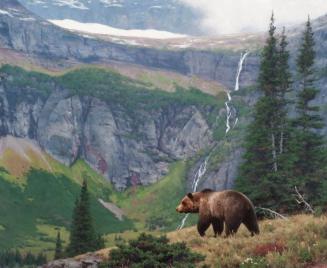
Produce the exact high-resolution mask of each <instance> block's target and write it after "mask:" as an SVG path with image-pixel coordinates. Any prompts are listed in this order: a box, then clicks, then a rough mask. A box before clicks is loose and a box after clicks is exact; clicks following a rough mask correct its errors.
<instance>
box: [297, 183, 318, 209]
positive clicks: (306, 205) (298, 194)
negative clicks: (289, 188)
mask: <svg viewBox="0 0 327 268" xmlns="http://www.w3.org/2000/svg"><path fill="white" fill-rule="evenodd" d="M294 188H295V192H296V194H297V197H295V200H296V202H297V203H298V204H299V205H300V204H304V206H305V210H307V211H310V212H311V213H312V214H314V213H315V211H314V209H313V208H312V206H311V205H310V204H309V203H308V202H307V201H305V199H304V197H303V195H301V194H300V192H299V190H298V189H297V187H296V186H295V187H294Z"/></svg>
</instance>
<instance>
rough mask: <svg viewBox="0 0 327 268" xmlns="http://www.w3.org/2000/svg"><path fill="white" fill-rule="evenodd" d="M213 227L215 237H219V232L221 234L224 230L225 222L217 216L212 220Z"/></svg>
mask: <svg viewBox="0 0 327 268" xmlns="http://www.w3.org/2000/svg"><path fill="white" fill-rule="evenodd" d="M212 228H213V232H214V234H215V237H217V234H218V235H219V236H220V235H221V233H222V232H223V231H224V222H223V221H222V220H220V219H217V218H215V219H213V220H212Z"/></svg>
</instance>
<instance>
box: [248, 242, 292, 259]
mask: <svg viewBox="0 0 327 268" xmlns="http://www.w3.org/2000/svg"><path fill="white" fill-rule="evenodd" d="M286 249H287V248H286V246H285V244H284V243H283V242H278V241H277V242H272V243H266V244H261V245H257V246H256V247H255V249H254V252H253V254H254V255H255V256H261V257H264V256H266V255H267V254H268V253H269V252H278V253H279V254H282V253H283V251H285V250H286Z"/></svg>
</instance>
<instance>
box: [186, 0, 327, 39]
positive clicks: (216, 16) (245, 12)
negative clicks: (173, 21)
mask: <svg viewBox="0 0 327 268" xmlns="http://www.w3.org/2000/svg"><path fill="white" fill-rule="evenodd" d="M180 1H182V2H184V3H186V4H189V5H190V6H192V7H194V8H196V9H198V10H200V11H201V12H203V14H204V19H203V21H202V27H203V28H204V29H206V30H207V31H208V32H209V33H212V34H231V33H240V32H254V31H262V30H265V29H267V27H268V24H269V18H270V16H271V12H272V11H274V13H275V17H276V20H277V21H276V22H277V25H286V26H287V25H292V24H295V23H300V22H304V21H305V20H306V18H307V16H308V14H310V16H311V17H312V18H316V17H318V16H321V15H324V14H326V13H327V5H326V0H180Z"/></svg>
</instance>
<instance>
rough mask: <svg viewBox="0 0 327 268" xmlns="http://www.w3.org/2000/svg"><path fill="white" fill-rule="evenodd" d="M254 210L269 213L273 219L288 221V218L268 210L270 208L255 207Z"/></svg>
mask: <svg viewBox="0 0 327 268" xmlns="http://www.w3.org/2000/svg"><path fill="white" fill-rule="evenodd" d="M256 209H260V210H263V211H266V212H269V213H270V214H271V215H273V216H274V218H281V219H283V220H286V221H288V218H286V217H285V216H283V215H282V214H279V213H278V212H276V211H274V210H272V209H270V208H261V207H256Z"/></svg>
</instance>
